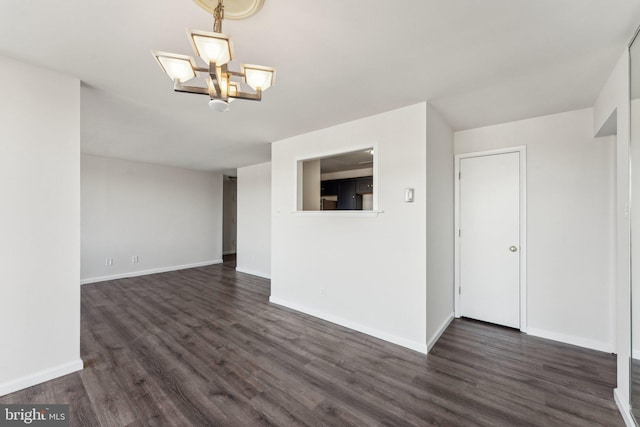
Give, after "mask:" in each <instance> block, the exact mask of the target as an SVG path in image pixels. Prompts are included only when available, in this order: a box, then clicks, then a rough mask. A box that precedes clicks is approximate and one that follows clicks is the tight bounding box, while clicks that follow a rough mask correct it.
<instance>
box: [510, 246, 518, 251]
mask: <svg viewBox="0 0 640 427" xmlns="http://www.w3.org/2000/svg"><path fill="white" fill-rule="evenodd" d="M509 250H510V251H511V252H515V251H517V250H518V248H517V247H516V246H510V247H509Z"/></svg>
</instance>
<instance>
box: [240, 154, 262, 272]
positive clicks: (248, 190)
mask: <svg viewBox="0 0 640 427" xmlns="http://www.w3.org/2000/svg"><path fill="white" fill-rule="evenodd" d="M236 270H237V271H240V272H243V273H249V274H253V275H256V276H261V277H265V278H267V279H268V278H270V277H271V163H270V162H268V163H261V164H258V165H253V166H246V167H243V168H238V253H237V258H236Z"/></svg>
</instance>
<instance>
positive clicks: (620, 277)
mask: <svg viewBox="0 0 640 427" xmlns="http://www.w3.org/2000/svg"><path fill="white" fill-rule="evenodd" d="M629 98H630V97H629V52H628V50H626V49H625V51H624V52H623V53H622V55H621V56H620V59H619V60H618V63H617V64H616V66H615V68H614V69H613V71H612V72H611V75H610V76H609V79H608V80H607V82H606V84H605V85H604V87H603V88H602V91H601V93H600V95H599V96H598V100H597V101H596V104H595V106H594V122H595V126H594V131H595V133H599V132H600V128H599V126H603V125H604V124H605V123H606V118H608V117H610V116H611V115H612V114H614V113H615V116H616V129H615V133H616V138H615V140H616V142H615V175H614V178H615V187H614V188H615V194H614V197H613V201H614V203H615V212H614V215H615V216H614V224H615V233H614V245H613V247H614V249H615V264H614V267H615V268H614V279H615V283H616V292H615V295H616V298H615V312H616V318H615V320H616V323H615V331H616V335H615V349H616V353H617V355H618V382H617V388H616V390H615V392H614V395H615V398H616V403H617V404H618V407H619V408H620V411H621V413H622V414H623V417H624V418H625V421H626V422H627V423H632V421H631V418H630V416H629V357H630V355H631V324H630V322H631V314H630V309H629V306H630V296H629V292H630V283H629V282H630V276H629V273H630V269H629V266H630V261H629V260H630V246H629V245H630V241H629V233H630V229H629V215H628V209H629V141H630V136H629V129H630V126H631V124H630V113H629V101H630V100H629Z"/></svg>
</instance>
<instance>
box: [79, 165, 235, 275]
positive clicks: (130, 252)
mask: <svg viewBox="0 0 640 427" xmlns="http://www.w3.org/2000/svg"><path fill="white" fill-rule="evenodd" d="M222 179H223V177H222V174H221V173H211V172H201V171H193V170H188V169H181V168H175V167H168V166H158V165H152V164H147V163H138V162H131V161H125V160H118V159H111V158H106V157H97V156H89V155H83V156H82V281H83V283H90V282H96V281H102V280H107V279H111V278H118V277H127V276H134V275H140V274H148V273H152V272H160V271H169V270H175V269H179V268H187V267H193V266H199V265H207V264H213V263H218V262H222ZM133 256H138V257H139V262H138V263H133V262H132V257H133ZM107 258H113V265H112V266H107V265H105V260H106V259H107Z"/></svg>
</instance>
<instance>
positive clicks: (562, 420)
mask: <svg viewBox="0 0 640 427" xmlns="http://www.w3.org/2000/svg"><path fill="white" fill-rule="evenodd" d="M268 296H269V281H268V280H264V279H261V278H257V277H255V276H250V275H246V274H242V273H237V272H235V271H234V270H233V268H231V267H230V266H228V265H226V266H225V265H216V266H210V267H204V268H195V269H191V270H183V271H177V272H171V273H163V274H156V275H151V276H145V277H138V278H130V279H121V280H114V281H110V282H103V283H99V284H93V285H85V286H83V287H82V349H81V351H82V358H83V360H84V362H85V369H84V370H83V371H81V372H79V373H75V374H71V375H67V376H65V377H62V378H59V379H56V380H54V381H50V382H47V383H44V384H41V385H37V386H34V387H31V388H29V389H26V390H23V391H20V392H17V393H13V394H10V395H7V396H4V397H2V398H0V403H68V404H70V405H71V407H70V414H71V424H72V425H75V426H205V425H215V426H253V425H277V426H291V425H311V426H333V425H335V426H342V425H354V426H373V425H388V426H405V425H406V426H425V425H440V426H475V425H481V426H581V427H584V426H590V425H594V426H596V425H598V426H624V423H623V421H622V418H621V417H620V415H619V414H618V411H617V409H616V406H615V403H614V401H613V398H612V390H613V388H614V387H615V381H616V372H615V367H616V365H615V363H616V362H615V357H614V356H612V355H609V354H604V353H599V352H595V351H589V350H585V349H581V348H578V347H573V346H569V345H563V344H559V343H555V342H552V341H547V340H543V339H539V338H534V337H529V336H527V335H524V334H520V333H518V332H516V331H513V330H510V329H507V328H501V327H497V326H492V325H487V324H483V323H480V322H474V321H469V320H456V321H454V322H453V324H452V325H451V326H450V327H449V328H448V330H447V331H446V332H445V334H444V335H443V336H442V338H441V339H440V341H439V342H438V344H437V345H436V346H435V348H434V349H433V351H432V352H431V353H430V354H429V355H428V356H425V355H421V354H419V353H416V352H413V351H411V350H407V349H404V348H401V347H398V346H395V345H392V344H389V343H386V342H384V341H381V340H378V339H375V338H372V337H369V336H366V335H363V334H360V333H357V332H354V331H351V330H349V329H346V328H342V327H340V326H336V325H333V324H331V323H328V322H324V321H321V320H318V319H316V318H313V317H311V316H307V315H304V314H300V313H297V312H294V311H292V310H288V309H285V308H282V307H278V306H275V305H272V304H269V302H268Z"/></svg>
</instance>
